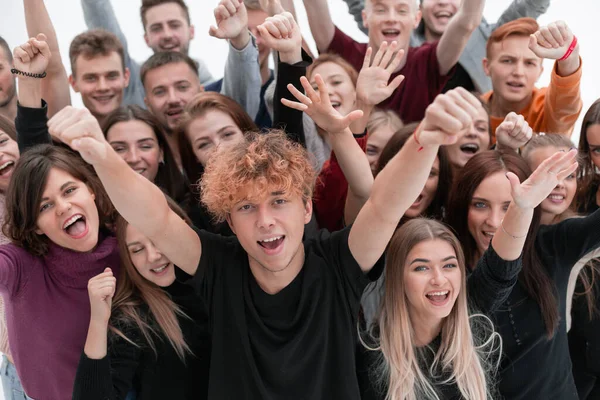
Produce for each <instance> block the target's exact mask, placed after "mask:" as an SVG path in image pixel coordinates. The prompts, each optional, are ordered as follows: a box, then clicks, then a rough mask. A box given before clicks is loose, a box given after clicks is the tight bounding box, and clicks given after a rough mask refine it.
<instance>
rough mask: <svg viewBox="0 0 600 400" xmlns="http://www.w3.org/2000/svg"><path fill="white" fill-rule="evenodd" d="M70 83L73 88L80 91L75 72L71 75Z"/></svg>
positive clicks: (76, 91) (77, 91)
mask: <svg viewBox="0 0 600 400" xmlns="http://www.w3.org/2000/svg"><path fill="white" fill-rule="evenodd" d="M69 83H70V84H71V87H72V88H73V90H74V91H75V93H79V88H78V87H77V82H76V81H75V78H74V77H73V74H71V75H69Z"/></svg>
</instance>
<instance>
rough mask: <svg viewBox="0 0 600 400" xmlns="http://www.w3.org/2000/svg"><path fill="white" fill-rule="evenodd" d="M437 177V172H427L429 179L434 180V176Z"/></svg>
mask: <svg viewBox="0 0 600 400" xmlns="http://www.w3.org/2000/svg"><path fill="white" fill-rule="evenodd" d="M438 175H439V172H438V171H434V170H431V171H430V172H429V177H430V178H434V177H436V176H438Z"/></svg>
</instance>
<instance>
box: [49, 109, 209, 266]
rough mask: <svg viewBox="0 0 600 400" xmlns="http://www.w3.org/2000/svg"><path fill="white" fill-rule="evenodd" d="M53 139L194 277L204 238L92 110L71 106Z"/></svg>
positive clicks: (54, 122) (56, 121) (54, 125)
mask: <svg viewBox="0 0 600 400" xmlns="http://www.w3.org/2000/svg"><path fill="white" fill-rule="evenodd" d="M48 127H49V130H50V134H51V135H52V136H53V137H56V138H58V139H59V140H61V141H62V142H63V143H66V144H68V145H69V146H71V147H72V148H73V149H74V150H76V151H78V152H79V153H80V154H81V156H82V157H83V159H84V160H85V161H86V162H88V163H89V164H92V165H93V166H94V169H95V170H96V173H97V174H98V177H99V178H100V180H101V181H102V184H103V185H104V188H105V189H106V192H107V193H108V195H109V197H110V199H111V201H112V202H113V204H114V206H115V208H116V209H117V211H118V212H119V214H121V215H122V216H123V218H125V220H127V222H129V223H130V224H131V225H133V226H134V227H136V228H137V229H138V230H139V231H140V232H141V233H143V234H144V235H145V236H147V237H148V238H149V239H150V240H152V242H153V243H154V244H155V245H156V247H157V248H158V249H159V250H160V251H161V252H162V253H163V254H164V255H165V257H167V258H168V259H170V260H171V261H172V262H173V263H174V264H175V265H177V266H178V267H179V268H181V269H182V270H183V271H185V272H186V273H188V274H190V275H194V274H195V272H196V269H197V267H198V262H199V261H200V254H201V244H200V239H199V238H198V235H197V234H196V233H195V232H194V230H193V229H192V228H190V227H189V226H188V225H187V224H186V223H185V221H183V220H182V219H181V218H180V217H179V216H178V215H177V214H175V213H174V212H173V211H172V210H171V209H170V208H169V205H168V204H167V200H166V199H165V195H164V194H163V192H162V191H161V190H160V189H159V188H158V187H157V186H156V185H154V184H153V183H152V182H150V181H149V180H148V179H146V178H144V177H143V176H142V175H140V174H138V173H136V172H135V171H134V170H133V169H131V168H130V167H129V166H128V165H127V163H126V162H125V161H124V160H123V158H122V157H120V156H119V155H118V154H117V153H116V152H115V151H114V150H113V148H112V147H111V146H110V145H109V144H108V142H107V141H106V139H105V138H104V135H103V134H102V130H101V129H100V126H99V125H98V121H97V120H96V118H94V117H93V116H92V115H91V114H90V112H89V111H88V110H87V109H75V108H73V107H66V108H65V109H63V110H61V111H60V112H59V113H58V114H56V115H55V116H54V118H52V119H51V120H50V121H49V122H48Z"/></svg>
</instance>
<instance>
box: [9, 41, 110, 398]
mask: <svg viewBox="0 0 600 400" xmlns="http://www.w3.org/2000/svg"><path fill="white" fill-rule="evenodd" d="M14 55H15V57H14V60H15V61H14V63H15V64H14V66H15V68H16V69H18V70H20V71H23V72H29V73H31V74H41V73H43V72H44V71H45V70H46V68H47V66H48V61H49V58H50V53H49V50H48V45H47V44H46V42H44V41H40V40H37V39H35V38H32V39H30V40H29V41H27V43H25V44H23V45H21V46H19V47H17V48H16V49H15V52H14ZM17 81H18V85H19V94H20V95H19V109H18V111H17V119H16V127H17V133H18V135H17V138H18V145H19V149H20V151H21V155H20V157H19V159H18V162H16V165H15V166H14V169H13V170H12V177H11V179H10V183H8V187H7V189H6V213H5V220H4V224H3V232H4V235H5V236H6V237H7V238H8V239H9V240H10V241H11V244H8V245H5V246H2V247H1V248H0V253H1V254H0V291H1V292H2V296H3V299H4V305H5V309H6V323H7V329H8V338H9V342H10V348H11V353H12V356H13V358H14V361H15V366H16V368H17V372H18V375H19V377H20V378H21V383H22V385H23V389H24V390H25V392H26V394H27V396H29V397H31V398H50V399H62V398H69V397H71V394H72V387H73V381H74V378H75V371H76V368H77V358H78V357H79V354H81V351H82V349H83V344H84V342H85V330H86V327H85V325H86V324H87V321H89V316H90V310H89V302H88V300H87V298H86V297H87V296H86V295H85V288H86V287H87V280H88V279H89V278H91V277H92V276H94V275H96V274H98V273H100V272H101V271H102V270H104V268H106V266H110V267H111V268H114V269H115V271H118V270H119V257H118V249H117V243H116V240H115V239H114V237H112V235H111V233H110V231H109V230H108V229H107V228H106V227H107V226H110V225H111V223H112V219H111V218H112V216H113V208H112V204H111V202H110V200H109V199H108V197H107V196H106V193H105V191H104V189H103V187H102V185H101V183H100V181H99V180H98V178H97V177H96V176H95V174H94V173H93V171H92V170H91V169H90V168H89V166H87V165H86V164H85V162H83V160H82V159H81V158H80V157H79V156H77V154H76V153H73V152H72V151H71V150H67V149H64V148H60V147H54V146H51V145H41V146H37V147H35V148H30V147H32V146H33V145H35V144H38V143H40V141H42V140H43V141H44V142H45V141H48V140H49V135H48V130H47V128H46V125H45V123H46V120H47V119H46V112H47V107H46V105H45V103H43V101H42V99H41V97H40V93H41V81H40V79H36V78H29V77H23V76H18V78H17ZM17 155H18V153H15V154H13V156H17ZM14 161H16V158H15V160H14ZM56 321H60V323H56ZM58 344H60V345H58Z"/></svg>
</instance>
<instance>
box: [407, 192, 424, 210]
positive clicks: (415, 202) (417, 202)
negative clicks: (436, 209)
mask: <svg viewBox="0 0 600 400" xmlns="http://www.w3.org/2000/svg"><path fill="white" fill-rule="evenodd" d="M421 200H423V195H422V194H420V195H419V197H417V199H416V200H415V201H414V202H413V203H412V205H411V206H410V207H411V208H414V207H418V206H419V205H420V204H421Z"/></svg>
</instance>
